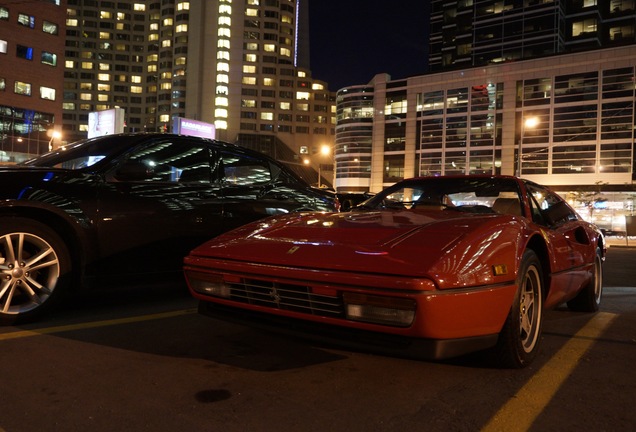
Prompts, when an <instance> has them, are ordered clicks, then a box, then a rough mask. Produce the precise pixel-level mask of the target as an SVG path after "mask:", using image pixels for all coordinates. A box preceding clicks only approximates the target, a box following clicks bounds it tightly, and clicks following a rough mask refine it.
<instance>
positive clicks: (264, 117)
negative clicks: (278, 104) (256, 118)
mask: <svg viewBox="0 0 636 432" xmlns="http://www.w3.org/2000/svg"><path fill="white" fill-rule="evenodd" d="M261 120H269V121H271V120H274V113H271V112H262V113H261Z"/></svg>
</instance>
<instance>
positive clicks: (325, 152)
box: [318, 144, 331, 188]
mask: <svg viewBox="0 0 636 432" xmlns="http://www.w3.org/2000/svg"><path fill="white" fill-rule="evenodd" d="M329 153H331V149H330V148H329V146H328V145H326V144H325V145H322V146H320V154H322V155H323V156H329ZM321 183H322V161H318V188H321V187H322V184H321Z"/></svg>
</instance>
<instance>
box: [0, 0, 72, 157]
mask: <svg viewBox="0 0 636 432" xmlns="http://www.w3.org/2000/svg"><path fill="white" fill-rule="evenodd" d="M34 3H36V6H37V7H33V6H34ZM64 3H65V2H64V1H59V0H57V1H51V0H48V1H39V2H0V163H15V162H20V161H21V160H24V159H27V158H29V157H32V156H34V155H37V154H40V153H43V152H45V151H47V150H48V148H49V145H52V144H53V141H55V140H56V139H57V138H56V137H57V136H58V134H59V132H60V129H61V124H62V123H61V121H62V97H63V78H64V76H63V59H64V20H65V17H66V9H65V7H64Z"/></svg>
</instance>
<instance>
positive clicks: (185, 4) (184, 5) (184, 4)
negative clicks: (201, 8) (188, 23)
mask: <svg viewBox="0 0 636 432" xmlns="http://www.w3.org/2000/svg"><path fill="white" fill-rule="evenodd" d="M177 10H179V11H182V10H190V2H180V3H178V4H177Z"/></svg>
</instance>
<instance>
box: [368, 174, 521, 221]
mask: <svg viewBox="0 0 636 432" xmlns="http://www.w3.org/2000/svg"><path fill="white" fill-rule="evenodd" d="M361 207H362V208H363V209H418V208H419V209H427V210H435V209H437V210H444V209H456V210H459V211H466V212H473V213H507V214H518V215H520V214H522V208H521V200H520V194H519V185H518V184H517V182H516V181H515V180H514V179H512V178H497V177H483V178H475V177H430V178H418V179H410V180H404V181H401V182H398V183H396V184H395V185H393V186H390V187H388V188H386V189H385V190H383V191H382V192H380V193H378V194H377V195H375V196H374V197H372V198H371V199H369V200H367V201H365V202H364V203H362V205H361Z"/></svg>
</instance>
